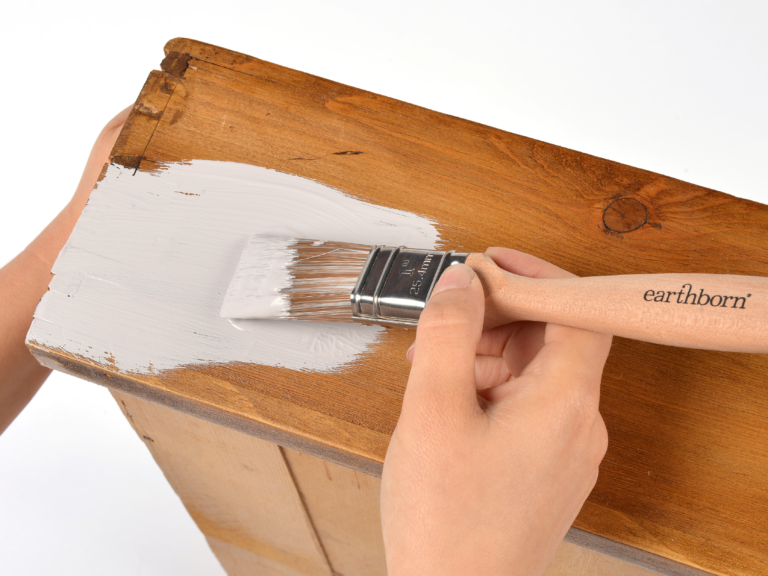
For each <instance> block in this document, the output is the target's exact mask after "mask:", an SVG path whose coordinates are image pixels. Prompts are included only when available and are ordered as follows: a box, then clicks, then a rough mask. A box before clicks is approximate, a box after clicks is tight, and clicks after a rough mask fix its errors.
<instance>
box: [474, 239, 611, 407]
mask: <svg viewBox="0 0 768 576" xmlns="http://www.w3.org/2000/svg"><path fill="white" fill-rule="evenodd" d="M486 255H488V256H489V257H490V258H491V259H492V260H493V261H494V262H495V263H496V264H497V265H498V266H499V267H501V268H503V269H505V270H507V271H508V272H512V273H513V274H519V275H521V276H528V277H531V278H572V277H574V275H573V274H571V273H570V272H567V271H566V270H563V269H562V268H558V267H557V266H555V265H554V264H551V263H549V262H547V261H545V260H542V259H541V258H537V257H535V256H531V255H530V254H525V253H523V252H520V251H518V250H512V249H509V248H489V249H488V250H486ZM516 340H517V341H518V342H523V341H524V340H523V339H522V338H520V337H518V338H516ZM611 340H612V338H611V336H608V335H605V334H598V333H595V332H590V331H588V330H580V329H578V328H571V327H569V326H561V325H557V324H546V328H545V329H544V334H543V346H542V347H541V348H540V349H539V350H538V351H537V353H536V354H535V355H534V356H532V357H530V360H529V363H528V364H527V365H526V366H525V368H524V369H523V371H522V372H521V374H520V375H521V376H524V375H526V374H532V375H534V374H540V375H542V374H545V373H546V375H547V377H544V378H541V384H540V385H539V386H537V388H538V389H539V390H540V392H541V393H542V394H556V393H557V391H558V390H560V391H562V388H563V387H567V388H568V389H569V391H571V392H575V393H577V394H585V395H586V396H585V398H587V399H589V400H590V401H594V402H596V401H597V400H598V399H599V394H600V380H601V375H602V371H603V367H604V366H605V361H606V359H607V357H608V352H609V351H610V346H611ZM510 346H511V345H510ZM512 372H513V373H514V368H512ZM512 389H513V388H512V387H510V386H503V387H501V388H500V389H499V390H495V395H496V399H497V400H500V397H501V396H503V395H504V394H506V393H507V392H508V391H509V390H512ZM516 389H520V386H517V387H516Z"/></svg>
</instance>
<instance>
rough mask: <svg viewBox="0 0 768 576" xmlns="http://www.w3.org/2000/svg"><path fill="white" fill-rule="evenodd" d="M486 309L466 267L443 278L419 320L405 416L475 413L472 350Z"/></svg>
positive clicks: (478, 286) (477, 283) (480, 290)
mask: <svg viewBox="0 0 768 576" xmlns="http://www.w3.org/2000/svg"><path fill="white" fill-rule="evenodd" d="M484 306H485V302H484V295H483V288H482V285H481V284H480V280H479V279H478V278H477V277H476V276H475V274H474V272H473V271H472V269H471V268H470V267H469V266H466V265H465V264H457V265H454V266H451V267H449V268H448V270H446V271H445V272H444V273H443V275H442V276H441V277H440V279H439V280H438V283H437V286H435V289H434V291H433V293H432V296H431V298H430V299H429V302H428V303H427V305H426V307H425V308H424V311H423V312H422V313H421V316H420V317H419V324H418V327H417V329H416V347H415V350H418V353H416V354H413V367H412V368H411V373H410V377H409V379H408V386H407V388H406V391H405V398H404V400H403V409H404V410H405V409H406V405H407V404H408V405H415V406H420V407H423V408H425V409H427V410H430V411H433V413H436V414H442V413H445V412H452V413H453V412H456V411H457V410H459V411H466V410H468V409H478V408H479V405H478V402H477V391H476V387H475V350H477V344H478V342H479V340H480V335H481V333H482V327H483V315H484V314H483V313H484Z"/></svg>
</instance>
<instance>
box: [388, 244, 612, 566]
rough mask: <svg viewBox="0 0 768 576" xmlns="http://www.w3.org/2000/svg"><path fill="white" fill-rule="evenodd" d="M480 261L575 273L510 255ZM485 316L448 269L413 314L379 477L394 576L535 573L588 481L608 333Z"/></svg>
mask: <svg viewBox="0 0 768 576" xmlns="http://www.w3.org/2000/svg"><path fill="white" fill-rule="evenodd" d="M486 255H487V256H488V257H489V258H491V259H492V260H493V261H494V262H495V263H496V264H497V265H499V266H500V267H501V268H503V269H505V270H507V271H509V272H512V273H515V274H520V275H524V276H531V277H538V278H564V277H570V276H572V274H569V273H568V272H566V271H564V270H562V269H560V268H557V267H556V266H554V265H552V264H549V263H547V262H545V261H543V260H540V259H538V258H535V257H533V256H529V255H527V254H523V253H522V252H518V251H515V250H507V249H503V248H489V249H488V250H487V251H486ZM483 312H484V297H483V288H482V286H481V284H480V281H479V279H478V278H477V277H476V276H475V275H474V273H473V272H472V269H471V268H469V267H468V266H466V265H455V266H452V267H451V268H449V269H448V270H447V271H446V272H445V273H444V274H443V276H442V277H441V278H440V280H439V282H438V284H437V286H436V287H435V291H434V293H433V296H432V298H431V299H430V301H429V303H428V304H427V307H426V308H425V309H424V311H423V313H422V315H421V317H420V319H419V325H418V329H417V331H416V341H415V343H414V346H413V347H412V348H411V349H410V350H409V351H408V356H409V359H410V360H411V361H412V363H413V366H412V368H411V373H410V377H409V379H408V386H407V388H406V391H405V397H404V398H403V407H402V412H401V414H400V419H399V421H398V423H397V427H396V428H395V432H394V434H393V435H392V439H391V441H390V444H389V449H388V450H387V455H386V459H385V461H384V471H383V474H382V486H381V514H382V526H383V531H384V543H385V549H386V556H387V566H388V570H389V574H390V576H402V575H406V574H419V575H420V576H426V575H430V574H440V575H441V576H447V575H451V574H461V575H462V576H464V575H466V574H487V575H494V574H504V575H509V576H512V575H526V576H529V575H538V574H541V573H542V572H543V571H544V569H545V568H546V566H547V564H548V563H549V561H550V559H551V558H552V555H553V554H554V552H555V549H556V548H557V546H558V544H559V543H560V541H561V540H562V538H563V536H564V535H565V533H566V532H567V531H568V529H569V527H570V526H571V524H572V523H573V521H574V519H575V518H576V516H577V514H578V513H579V510H581V507H582V505H583V503H584V501H585V500H586V498H587V496H588V495H589V493H590V492H591V491H592V488H593V487H594V485H595V482H596V481H597V474H598V466H599V464H600V462H601V460H602V459H603V456H604V455H605V451H606V448H607V445H608V435H607V432H606V428H605V424H604V422H603V419H602V417H601V416H600V413H599V412H598V405H599V400H600V380H601V375H602V370H603V366H604V364H605V361H606V358H607V356H608V352H609V349H610V345H611V337H610V336H606V335H604V334H597V333H594V332H588V331H585V330H579V329H576V328H570V327H566V326H559V325H555V324H542V323H536V322H515V323H511V324H507V325H504V326H499V327H497V328H494V329H492V330H488V331H486V332H483Z"/></svg>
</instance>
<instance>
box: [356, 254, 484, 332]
mask: <svg viewBox="0 0 768 576" xmlns="http://www.w3.org/2000/svg"><path fill="white" fill-rule="evenodd" d="M468 256H469V254H468V253H463V252H461V253H460V252H454V251H453V250H451V251H449V252H441V251H437V250H411V249H409V248H403V247H402V246H400V247H398V248H395V247H394V246H374V247H373V248H372V249H371V251H370V253H369V254H368V259H367V260H366V262H365V266H363V271H362V272H361V273H360V276H359V277H358V279H357V284H356V285H355V288H354V289H353V290H352V293H351V294H350V302H351V304H352V317H353V318H354V319H355V320H359V321H361V322H377V323H380V324H391V325H398V326H400V325H405V326H415V325H416V324H417V322H418V321H419V316H421V311H422V310H424V306H426V304H427V301H428V300H429V297H430V296H431V295H432V290H433V289H434V288H435V284H436V283H437V279H438V278H440V275H441V274H442V273H443V271H444V270H445V269H446V268H448V266H450V265H452V264H463V263H464V262H465V261H466V260H467V257H468Z"/></svg>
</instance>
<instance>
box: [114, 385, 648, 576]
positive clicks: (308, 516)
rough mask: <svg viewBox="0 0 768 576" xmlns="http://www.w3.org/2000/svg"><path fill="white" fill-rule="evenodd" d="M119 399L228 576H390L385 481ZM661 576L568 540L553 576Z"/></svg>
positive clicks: (173, 412)
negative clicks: (382, 503)
mask: <svg viewBox="0 0 768 576" xmlns="http://www.w3.org/2000/svg"><path fill="white" fill-rule="evenodd" d="M112 394H113V396H114V398H115V400H116V401H117V404H118V406H120V410H121V411H122V412H123V414H124V415H125V417H126V419H127V420H128V422H129V423H130V425H131V427H133V429H134V431H135V432H136V434H137V436H138V437H139V438H140V439H141V441H142V442H143V443H144V445H145V446H146V447H147V448H148V449H149V451H150V452H151V454H152V456H153V457H154V459H155V461H156V462H157V464H158V465H159V466H160V468H161V469H162V470H163V472H164V473H165V476H166V478H167V479H168V481H169V482H170V484H171V486H173V488H174V490H175V491H176V493H177V494H178V495H179V497H180V498H181V501H182V502H183V503H184V506H185V507H186V508H187V511H188V512H189V513H190V515H191V516H192V518H193V519H194V521H195V522H196V523H197V525H198V527H199V528H200V530H201V531H202V532H203V534H204V535H205V537H206V539H207V541H208V544H209V545H210V547H211V550H212V551H213V553H214V554H215V555H216V557H217V558H218V559H219V562H221V565H222V566H223V567H224V569H225V570H226V572H227V574H229V576H250V575H252V574H259V575H268V576H278V575H279V576H313V575H326V576H331V575H333V576H386V575H387V564H386V559H385V556H384V541H383V536H382V533H381V515H380V512H379V494H380V491H381V481H380V480H379V479H378V478H373V477H371V476H368V475H366V474H362V473H360V472H356V471H355V470H350V469H349V468H344V467H343V466H339V465H338V464H333V463H331V462H327V461H325V460H320V459H319V458H315V457H314V456H309V455H307V454H303V453H301V452H296V451H294V450H290V449H286V448H281V447H279V446H277V445H275V444H272V443H270V442H266V441H264V440H261V439H260V438H255V437H253V436H248V435H246V434H242V433H240V432H235V431H233V430H230V429H229V428H225V427H223V426H219V425H216V424H212V423H210V422H206V421H205V420H202V419H200V418H195V417H192V416H189V415H187V414H183V413H182V412H179V411H177V410H172V409H170V408H166V407H164V406H160V405H157V404H153V403H151V402H147V401H146V400H142V399H139V398H135V397H133V396H129V395H127V394H122V393H120V392H114V391H113V393H112ZM148 520H149V519H148ZM653 574H656V572H653V571H651V570H648V569H647V568H642V567H640V566H636V565H633V564H629V563H627V562H624V561H622V560H619V559H617V558H613V557H611V556H608V555H606V554H601V553H598V552H595V551H592V550H587V549H585V548H583V547H581V546H576V545H574V544H570V543H568V542H563V543H562V544H561V545H560V546H559V547H558V549H557V551H556V552H555V557H554V558H553V559H552V562H551V563H550V565H549V567H548V568H547V571H546V572H545V576H653Z"/></svg>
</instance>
